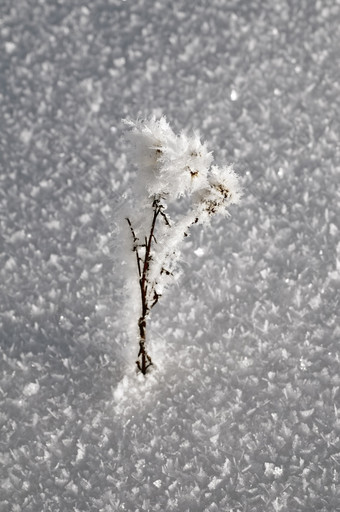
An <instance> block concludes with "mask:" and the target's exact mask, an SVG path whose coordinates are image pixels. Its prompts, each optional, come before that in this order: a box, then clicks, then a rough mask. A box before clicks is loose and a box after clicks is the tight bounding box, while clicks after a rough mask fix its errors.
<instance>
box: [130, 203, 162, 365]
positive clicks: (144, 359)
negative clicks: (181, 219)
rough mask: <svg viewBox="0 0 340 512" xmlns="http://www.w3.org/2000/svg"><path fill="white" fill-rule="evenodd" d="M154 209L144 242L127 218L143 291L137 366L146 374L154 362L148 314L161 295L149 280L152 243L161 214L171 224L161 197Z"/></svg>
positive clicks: (153, 206) (154, 239)
mask: <svg viewBox="0 0 340 512" xmlns="http://www.w3.org/2000/svg"><path fill="white" fill-rule="evenodd" d="M152 209H153V217H152V222H151V228H150V233H149V236H148V237H145V241H144V243H143V244H139V243H138V242H139V239H138V237H137V236H136V234H135V231H134V229H133V226H132V224H131V221H130V219H128V218H127V219H126V220H127V222H128V224H129V227H130V231H131V235H132V239H133V249H132V250H133V251H134V252H135V253H136V261H137V269H138V276H139V286H140V292H141V302H142V313H141V316H140V317H139V320H138V328H139V352H138V359H137V361H136V364H137V368H138V369H139V370H140V371H141V372H142V374H143V375H146V373H147V371H148V369H149V368H150V366H151V365H152V364H153V363H152V360H151V357H150V356H149V354H148V353H147V350H146V320H147V316H148V314H149V312H150V310H151V309H152V308H153V307H154V306H155V304H157V302H158V299H159V297H160V294H158V293H157V292H156V290H154V286H153V285H152V283H150V282H149V281H148V273H149V269H150V261H151V260H152V255H151V249H152V243H153V242H155V243H157V241H156V238H155V234H154V233H155V228H156V222H157V218H158V216H159V215H161V216H162V217H163V218H164V220H165V223H166V225H167V226H170V222H169V220H168V218H167V216H166V214H165V213H164V211H163V209H164V206H163V205H162V203H161V199H160V198H154V200H153V203H152ZM141 247H144V248H145V255H144V259H143V258H142V257H141V256H140V250H139V249H140V248H141ZM148 286H149V287H151V292H153V296H152V300H153V302H152V303H151V304H149V299H148V297H149V296H150V294H148V291H149V290H148Z"/></svg>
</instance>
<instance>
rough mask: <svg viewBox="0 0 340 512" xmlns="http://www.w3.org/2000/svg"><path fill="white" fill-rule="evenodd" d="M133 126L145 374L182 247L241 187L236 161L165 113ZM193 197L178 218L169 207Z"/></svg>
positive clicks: (131, 218)
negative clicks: (151, 337) (220, 163)
mask: <svg viewBox="0 0 340 512" xmlns="http://www.w3.org/2000/svg"><path fill="white" fill-rule="evenodd" d="M124 122H125V123H126V124H127V125H128V126H129V128H130V131H129V134H128V138H129V140H130V142H131V148H132V157H133V161H134V162H135V163H136V165H137V167H138V173H137V178H136V181H135V197H136V202H137V203H139V204H136V205H135V211H134V213H132V214H130V215H127V216H126V222H127V226H128V229H129V232H130V241H131V243H130V250H131V251H132V252H133V253H134V255H135V268H136V269H137V273H138V283H139V294H140V313H139V318H138V331H139V351H138V357H137V361H136V364H137V367H138V369H139V370H140V371H141V372H142V373H143V374H144V375H145V374H146V373H147V371H148V369H149V368H150V366H151V365H152V364H153V363H152V360H151V357H150V355H149V353H148V351H147V347H146V340H147V338H146V327H147V319H148V316H149V314H150V311H151V310H152V308H153V307H154V306H155V305H156V304H157V302H158V300H159V299H160V297H161V296H162V294H163V292H164V290H165V289H166V287H167V286H168V285H169V284H170V283H171V281H172V280H173V278H174V273H175V272H176V270H177V265H178V260H179V257H180V251H179V246H180V244H181V242H182V239H183V238H184V237H185V236H187V234H188V230H189V228H190V227H191V226H192V225H193V224H204V223H207V222H209V221H210V219H211V217H212V216H213V215H215V214H217V213H219V214H223V215H228V209H227V208H228V206H229V205H230V204H235V203H238V202H239V199H240V197H241V188H240V185H239V181H238V176H237V175H236V174H235V172H234V171H233V169H232V167H231V166H227V167H223V168H221V169H220V168H218V167H217V166H215V165H212V162H213V156H212V153H211V152H209V151H208V149H207V146H206V144H205V143H202V142H201V140H200V137H199V135H198V134H197V133H194V134H193V135H192V136H191V137H189V136H187V135H186V134H185V133H183V132H182V133H181V134H180V135H175V133H174V132H173V131H172V129H171V127H170V126H169V124H168V122H167V120H166V118H165V117H161V118H160V119H157V118H156V117H151V118H150V119H148V120H147V121H136V122H133V121H129V120H125V121H124ZM181 196H189V197H190V198H191V207H190V209H189V211H188V212H187V213H185V214H184V215H182V216H181V217H180V218H179V219H177V220H176V221H173V220H172V219H171V218H170V216H169V214H168V213H167V206H168V205H169V204H170V203H172V202H174V201H176V199H178V198H180V197H181Z"/></svg>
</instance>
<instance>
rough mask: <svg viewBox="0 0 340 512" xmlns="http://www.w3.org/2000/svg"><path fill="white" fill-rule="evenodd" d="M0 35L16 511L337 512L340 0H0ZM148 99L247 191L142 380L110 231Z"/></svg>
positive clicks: (4, 492) (211, 232) (0, 435)
mask: <svg viewBox="0 0 340 512" xmlns="http://www.w3.org/2000/svg"><path fill="white" fill-rule="evenodd" d="M0 38H1V42H0V47H1V57H0V66H1V71H0V117H1V125H0V145H1V151H0V165H1V173H0V183H1V185H0V222H1V230H0V249H1V253H0V258H1V260H0V261H1V265H0V293H1V305H0V351H1V353H0V355H1V374H0V424H1V427H0V510H1V512H59V511H62V512H64V511H67V512H87V511H91V512H97V511H98V512H99V511H100V512H116V511H117V512H120V511H128V512H142V511H150V512H151V511H152V512H154V511H160V512H163V511H173V512H186V511H189V512H224V511H226V512H238V511H242V512H246V511H247V512H267V511H268V512H272V511H274V512H275V511H282V512H286V511H287V512H292V511H294V512H295V511H296V512H299V511H301V512H302V511H304V512H310V511H314V510H318V511H324V512H326V511H327V512H334V511H337V510H340V476H339V474H340V357H339V343H340V325H339V312H338V311H339V289H340V225H339V218H340V207H339V204H340V201H339V199H340V197H339V181H340V147H339V124H340V121H339V119H340V118H339V112H340V73H339V69H340V67H339V64H340V63H339V41H340V2H339V0H300V1H299V2H295V1H292V0H277V1H275V2H274V1H270V0H264V1H262V0H210V1H207V2H203V1H202V0H196V1H195V0H189V1H188V0H174V1H172V2H168V1H166V0H158V1H154V0H126V1H123V0H93V1H90V0H87V1H83V0H70V1H64V0H51V1H50V0H49V1H47V0H46V1H44V0H15V1H13V0H2V2H1V5H0ZM152 113H154V114H160V113H164V114H165V115H166V116H167V118H168V119H169V121H170V122H171V124H172V125H173V126H174V128H175V130H176V131H180V130H181V129H183V128H184V129H186V130H191V129H199V130H200V131H201V133H202V137H203V139H204V140H207V141H208V142H209V145H210V148H211V149H213V150H214V156H215V160H216V161H217V163H219V164H224V163H230V162H234V163H235V169H236V170H237V172H238V173H239V174H240V176H241V178H242V183H243V187H244V190H245V195H244V199H243V200H242V203H241V205H239V206H237V207H234V208H232V209H231V213H232V217H231V219H227V220H226V219H218V218H216V219H215V220H214V222H213V224H212V226H211V227H210V228H209V229H205V230H204V231H203V230H202V228H199V227H197V228H196V229H194V230H193V232H192V236H191V238H190V239H189V240H187V241H186V243H185V246H184V260H183V264H182V268H183V271H184V276H183V277H182V280H181V281H180V283H179V284H176V285H175V286H174V287H173V289H172V290H170V291H169V293H168V295H167V297H164V299H163V300H162V301H160V304H159V305H157V306H156V308H155V309H154V312H153V316H152V319H151V322H150V332H149V334H150V337H151V339H152V346H151V350H152V356H153V358H154V360H155V361H156V362H158V365H157V369H156V371H154V372H153V373H152V374H151V375H149V376H148V378H146V379H145V378H144V377H142V376H141V375H136V374H135V370H134V368H133V367H131V366H129V365H127V364H126V361H125V359H124V357H123V355H122V354H124V350H123V348H124V347H125V346H126V343H127V339H126V332H125V327H124V323H123V322H122V320H121V319H122V317H123V316H124V313H125V312H124V311H122V310H123V309H126V306H125V303H124V300H123V294H122V289H123V284H124V283H123V279H122V277H121V275H120V262H119V261H118V256H117V255H118V254H119V251H118V250H117V246H118V245H119V239H117V237H115V236H113V237H111V235H110V234H111V232H112V230H113V225H114V222H115V219H116V217H117V213H118V212H119V209H120V208H121V205H122V202H123V201H124V196H123V194H124V193H125V192H126V191H127V190H128V188H129V187H130V186H131V184H132V182H133V176H134V170H133V168H132V167H131V165H130V164H129V163H128V146H127V144H126V143H125V142H124V140H122V134H123V130H124V127H123V125H122V124H121V118H123V117H132V118H134V117H136V116H137V115H142V116H143V115H149V114H152ZM135 321H136V319H135V318H132V317H131V322H135ZM125 350H126V349H125Z"/></svg>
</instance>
